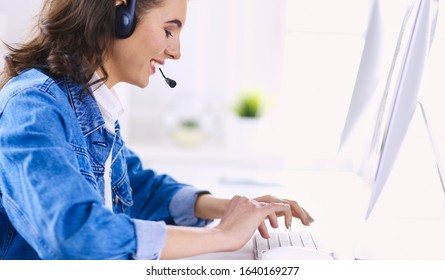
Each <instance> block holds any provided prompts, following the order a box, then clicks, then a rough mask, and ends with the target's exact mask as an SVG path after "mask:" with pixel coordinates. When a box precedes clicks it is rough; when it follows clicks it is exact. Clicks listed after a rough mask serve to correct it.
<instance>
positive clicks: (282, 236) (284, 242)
mask: <svg viewBox="0 0 445 280" xmlns="http://www.w3.org/2000/svg"><path fill="white" fill-rule="evenodd" d="M278 239H279V240H280V245H281V247H285V246H292V244H291V242H290V239H289V234H288V233H287V232H279V233H278Z"/></svg>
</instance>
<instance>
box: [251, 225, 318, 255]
mask: <svg viewBox="0 0 445 280" xmlns="http://www.w3.org/2000/svg"><path fill="white" fill-rule="evenodd" d="M269 235H270V238H269V239H264V238H262V237H261V235H260V234H255V235H254V237H253V249H254V256H255V259H257V260H260V259H261V257H262V256H263V254H264V253H265V252H267V251H268V250H269V249H272V248H276V247H285V246H300V247H305V248H310V249H314V250H318V247H317V244H316V242H315V240H314V238H313V237H312V235H311V234H310V233H309V232H306V231H301V232H296V231H283V232H269Z"/></svg>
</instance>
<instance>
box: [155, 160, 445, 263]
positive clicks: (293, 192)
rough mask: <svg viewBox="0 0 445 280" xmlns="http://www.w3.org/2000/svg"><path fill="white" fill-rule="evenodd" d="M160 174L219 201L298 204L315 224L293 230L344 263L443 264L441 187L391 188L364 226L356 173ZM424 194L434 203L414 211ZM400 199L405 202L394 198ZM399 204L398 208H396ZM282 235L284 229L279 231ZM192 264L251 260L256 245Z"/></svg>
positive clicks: (189, 169)
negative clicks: (265, 198)
mask: <svg viewBox="0 0 445 280" xmlns="http://www.w3.org/2000/svg"><path fill="white" fill-rule="evenodd" d="M158 170H159V171H161V172H167V173H169V174H173V176H174V177H175V178H177V179H178V180H180V181H183V182H186V183H191V184H194V185H196V186H199V187H202V188H207V189H209V190H210V191H211V192H212V193H213V194H214V195H217V196H222V197H228V198H230V197H231V196H232V195H235V194H239V195H245V196H248V197H252V198H253V197H256V196H260V195H264V194H272V195H275V196H278V197H282V198H290V199H295V200H296V201H298V202H299V203H300V204H301V205H302V206H303V207H304V208H305V209H307V211H309V212H310V213H311V215H312V216H313V217H314V219H315V220H316V221H315V222H314V223H313V224H312V225H311V226H310V227H305V226H303V225H301V224H300V222H299V221H298V220H296V219H294V221H293V224H292V229H293V230H309V231H310V232H311V233H312V234H313V235H314V236H315V237H316V238H317V239H318V241H319V242H320V244H321V245H322V249H324V250H325V251H328V252H332V251H334V252H336V253H337V254H338V255H339V257H340V259H354V258H371V259H445V238H444V237H445V226H444V225H445V223H444V220H443V218H442V217H443V215H442V213H443V211H442V210H443V205H444V203H443V200H444V199H443V193H440V192H441V191H442V190H441V189H440V188H439V187H437V186H431V187H430V189H431V190H430V189H429V188H426V187H425V186H422V188H418V187H416V186H413V187H412V188H413V189H416V190H417V192H414V191H410V190H409V188H407V186H406V185H397V186H387V190H385V192H384V193H383V194H382V196H381V198H380V200H379V202H378V204H377V205H376V208H375V211H374V212H373V214H372V215H371V218H370V219H369V220H368V221H365V220H364V216H365V213H366V209H367V207H368V199H369V195H370V190H369V189H368V188H367V187H365V186H364V185H363V182H362V179H361V178H359V177H358V176H355V175H354V174H352V173H347V172H343V173H341V172H329V171H304V170H299V171H298V170H295V171H289V170H288V171H285V172H284V171H276V170H275V171H274V170H269V171H266V170H241V169H230V168H218V167H211V166H199V165H196V166H193V165H188V166H171V165H170V166H169V167H167V166H159V168H158ZM222 177H226V178H227V177H229V179H230V178H232V179H234V178H237V177H238V178H240V179H243V178H249V177H250V178H255V179H256V180H264V182H272V181H273V180H274V181H275V182H279V183H281V184H282V186H277V185H248V184H225V183H221V181H220V179H221V178H222ZM389 183H391V181H390V182H389ZM393 183H396V182H393ZM399 188H402V189H403V190H402V191H401V190H400V189H399ZM425 192H426V193H427V194H428V195H429V196H431V195H432V196H434V197H436V198H437V199H436V201H431V200H430V201H431V202H432V203H431V204H430V205H423V206H422V209H420V208H419V207H420V205H415V204H414V205H412V201H414V200H416V199H417V200H418V201H419V202H422V200H421V199H420V197H419V196H418V195H419V193H420V194H423V193H425ZM429 192H431V193H429ZM400 193H406V194H407V196H406V197H396V198H394V195H396V196H397V195H398V194H400ZM416 196H417V197H416ZM395 202H397V204H398V205H397V207H394V203H395ZM433 202H434V203H433ZM422 203H423V204H425V203H424V201H423V202H422ZM411 210H412V212H409V211H411ZM281 230H285V228H284V227H283V226H281ZM419 239H420V241H415V240H419ZM192 259H253V249H252V242H248V243H247V244H246V246H244V248H242V249H241V250H239V251H237V252H231V253H214V254H206V255H201V256H197V257H194V258H192Z"/></svg>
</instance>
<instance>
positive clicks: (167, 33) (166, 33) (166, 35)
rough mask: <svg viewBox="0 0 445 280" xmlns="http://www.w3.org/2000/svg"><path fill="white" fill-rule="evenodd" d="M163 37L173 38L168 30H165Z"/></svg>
mask: <svg viewBox="0 0 445 280" xmlns="http://www.w3.org/2000/svg"><path fill="white" fill-rule="evenodd" d="M165 37H167V38H168V37H173V34H172V33H171V31H169V30H165Z"/></svg>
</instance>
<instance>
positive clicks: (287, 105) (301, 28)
mask: <svg viewBox="0 0 445 280" xmlns="http://www.w3.org/2000/svg"><path fill="white" fill-rule="evenodd" d="M0 1H1V2H2V11H1V12H0V14H1V16H0V23H1V27H0V36H1V38H2V39H4V40H5V41H7V42H11V41H17V40H20V38H23V36H25V35H24V34H25V33H24V31H23V30H26V27H27V26H29V25H30V23H31V17H32V15H34V14H35V13H36V11H37V10H38V7H39V6H40V3H41V1H40V0H31V1H30V0H28V1H25V0H20V1H18V0H16V1H6V0H0ZM372 1H373V0H339V1H331V0H311V1H306V0H212V1H210V0H191V1H189V9H188V18H187V22H186V25H185V28H184V31H183V34H182V58H181V60H179V61H169V62H167V64H166V65H165V66H164V67H163V70H164V72H165V73H166V75H167V76H170V77H171V78H174V79H175V80H176V81H177V82H178V86H177V87H176V88H175V89H170V88H169V87H168V86H167V85H166V84H165V83H164V81H163V79H162V78H161V76H160V75H159V74H157V75H155V76H154V77H152V78H151V80H150V86H149V87H148V88H146V89H138V88H135V87H132V86H128V85H118V91H119V92H120V95H121V97H122V98H123V100H124V102H125V103H126V113H125V118H124V121H123V122H124V124H123V132H124V134H125V135H126V138H127V143H128V144H129V145H131V146H133V147H135V149H136V150H138V151H140V152H141V153H143V154H144V157H146V158H147V159H148V161H152V162H157V161H167V162H170V161H177V160H178V159H180V160H185V161H187V162H189V161H199V160H201V159H203V160H204V159H205V160H209V159H210V160H212V161H213V162H217V161H218V160H221V159H229V160H232V161H237V160H240V157H243V156H244V155H242V154H239V153H238V154H237V152H239V150H237V149H232V148H233V147H229V146H228V144H231V145H232V144H233V142H234V141H233V139H235V140H236V138H234V137H236V136H239V135H240V134H238V133H240V132H235V130H234V129H233V125H234V122H233V119H232V118H231V117H232V115H231V111H230V106H231V105H232V103H233V101H234V99H235V98H236V96H237V94H238V92H239V91H240V90H241V89H244V88H247V87H260V88H262V89H264V91H265V93H266V95H267V97H268V98H269V100H271V101H272V102H271V106H270V108H269V109H268V111H267V113H266V115H265V116H264V117H263V118H262V121H261V125H260V129H259V131H257V132H256V135H257V141H256V142H255V143H254V145H251V146H256V150H255V152H256V153H255V154H251V155H250V156H251V157H252V158H253V161H255V160H257V159H260V158H263V159H265V160H266V161H267V160H273V159H283V160H284V162H292V164H296V165H298V166H303V165H311V164H312V163H313V162H317V161H318V160H324V159H330V158H332V157H334V156H335V154H336V152H337V147H338V141H339V135H340V132H341V129H342V125H343V122H344V118H345V116H346V113H347V109H348V108H347V107H348V105H349V98H350V96H351V94H352V90H353V87H354V81H355V76H356V74H357V69H358V65H359V62H360V55H361V51H362V48H363V42H364V41H363V40H364V39H363V36H364V34H365V31H366V28H367V26H366V23H367V20H368V14H369V8H370V6H371V5H370V3H371V2H372ZM5 7H6V8H5ZM444 10H445V9H441V14H443V11H444ZM443 17H444V16H440V17H439V24H438V30H437V31H438V34H439V35H438V39H439V40H438V41H437V43H436V45H435V47H434V49H433V50H432V54H433V55H434V57H435V59H436V63H434V65H432V66H431V67H430V68H432V69H433V70H430V72H433V73H434V74H430V75H429V76H430V77H431V78H429V82H428V84H427V86H425V87H427V88H428V89H427V90H428V91H429V92H432V91H434V92H436V93H435V95H439V94H440V92H442V91H441V89H443V85H442V83H443V82H442V81H443V79H442V78H441V77H440V75H439V76H438V74H437V73H444V71H442V70H443V65H444V63H442V62H443V60H444V55H443V48H442V45H443V38H442V39H441V37H443V30H444V29H443V28H441V27H442V26H443V24H440V22H442V21H441V18H443ZM5 22H6V23H7V25H6V26H5ZM441 34H442V35H441ZM437 61H440V63H439V62H437ZM433 103H434V102H433ZM434 104H435V105H436V107H441V106H440V104H441V103H440V102H436V103H434ZM437 111H439V110H435V112H437ZM186 115H200V118H201V119H204V122H205V123H204V124H205V127H206V129H207V131H208V132H209V136H208V138H206V139H207V140H206V142H204V145H202V147H198V148H188V149H187V148H183V147H179V146H177V145H175V143H174V141H173V140H172V138H171V137H170V136H169V135H168V134H167V132H166V126H165V123H166V122H167V121H171V120H172V119H175V118H177V117H178V118H180V117H181V116H186ZM230 139H232V140H231V141H230ZM235 142H236V141H235ZM238 142H240V143H242V142H243V141H242V140H241V139H240V140H239V141H238ZM255 157H256V158H255Z"/></svg>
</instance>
